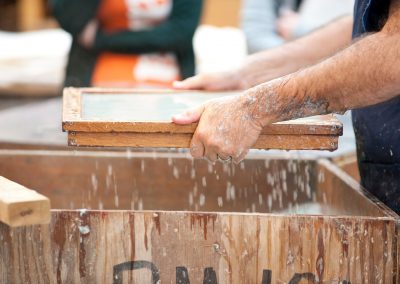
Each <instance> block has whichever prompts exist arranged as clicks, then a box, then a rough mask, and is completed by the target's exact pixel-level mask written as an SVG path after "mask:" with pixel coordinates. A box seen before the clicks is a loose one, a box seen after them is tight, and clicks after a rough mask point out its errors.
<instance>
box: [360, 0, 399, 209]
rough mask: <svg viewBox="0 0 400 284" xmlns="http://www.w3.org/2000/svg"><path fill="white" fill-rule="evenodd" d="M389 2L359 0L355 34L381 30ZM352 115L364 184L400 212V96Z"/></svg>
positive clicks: (388, 0) (384, 0)
mask: <svg viewBox="0 0 400 284" xmlns="http://www.w3.org/2000/svg"><path fill="white" fill-rule="evenodd" d="M389 5H390V0H356V4H355V8H354V27H353V38H356V37H359V36H360V35H362V34H363V33H366V32H374V31H379V30H380V29H381V28H382V26H383V25H384V23H385V21H386V19H387V16H388V11H389ZM356 79H357V78H355V80H356ZM352 115H353V125H354V131H355V134H356V139H357V155H358V163H359V167H360V175H361V180H362V185H363V186H364V187H365V188H366V189H367V190H368V191H369V192H371V193H372V194H373V195H375V196H376V197H377V198H378V199H380V200H381V201H382V202H384V203H385V204H386V205H387V206H389V207H390V208H392V209H393V210H394V211H396V212H397V213H399V214H400V96H398V97H396V98H394V99H392V100H390V101H387V102H385V103H381V104H379V105H375V106H371V107H367V108H363V109H357V110H354V111H353V112H352Z"/></svg>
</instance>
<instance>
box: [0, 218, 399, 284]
mask: <svg viewBox="0 0 400 284" xmlns="http://www.w3.org/2000/svg"><path fill="white" fill-rule="evenodd" d="M395 234H396V224H395V222H394V220H393V219H392V218H386V217H385V218H353V217H337V218H335V217H319V216H282V215H269V214H246V213H243V214H235V213H210V214H208V213H194V212H156V211H149V212H139V211H53V213H52V222H51V224H50V225H47V226H45V225H41V226H31V227H23V228H16V229H10V228H9V227H7V226H5V225H0V240H1V246H0V254H1V255H2V258H1V259H0V282H2V283H78V282H80V283H111V282H112V281H113V283H156V282H157V280H161V282H162V283H189V281H190V283H201V282H202V281H203V280H204V279H206V280H207V281H208V282H207V283H280V282H282V283H300V281H301V279H304V280H306V279H308V280H311V281H314V282H317V283H331V282H335V283H367V282H368V283H396V282H395V277H396V276H395V275H394V271H395V269H396V267H397V259H396V258H397V255H396V254H394V253H392V252H393V251H395V250H396V247H397V246H398V244H397V242H396V241H395V239H396V236H395ZM178 280H179V281H178ZM290 281H293V282H290ZM346 281H347V282H346Z"/></svg>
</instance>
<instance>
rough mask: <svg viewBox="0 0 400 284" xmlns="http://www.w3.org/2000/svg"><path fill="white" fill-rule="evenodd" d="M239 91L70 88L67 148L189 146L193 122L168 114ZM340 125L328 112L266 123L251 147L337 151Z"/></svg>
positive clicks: (65, 100) (65, 104)
mask: <svg viewBox="0 0 400 284" xmlns="http://www.w3.org/2000/svg"><path fill="white" fill-rule="evenodd" d="M238 94H239V93H237V92H229V93H227V92H224V93H210V92H193V91H185V92H183V91H172V90H134V89H96V88H85V89H74V88H66V89H65V90H64V98H63V130H64V131H68V132H69V135H68V136H69V140H68V141H69V145H71V146H118V147H124V146H129V147H166V148H170V147H173V148H188V147H189V145H190V139H191V137H192V135H193V133H194V132H195V130H196V127H197V123H192V124H190V125H177V124H174V123H172V121H171V117H172V115H174V114H179V113H181V112H183V111H185V110H187V109H189V108H192V107H195V106H197V105H199V104H201V103H204V102H205V101H207V100H209V99H213V98H219V97H222V96H227V95H238ZM340 135H342V124H341V123H340V122H339V121H338V120H337V119H336V118H335V117H334V116H332V115H325V116H316V117H309V118H304V119H297V120H292V121H285V122H279V123H274V124H271V125H268V126H267V127H265V128H264V129H263V130H262V133H261V136H260V137H259V140H258V141H257V142H256V144H255V145H254V147H253V148H254V149H284V150H300V149H301V150H303V149H308V150H313V149H317V150H330V151H333V150H336V149H337V145H338V137H339V136H340Z"/></svg>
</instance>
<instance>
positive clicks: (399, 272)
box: [318, 159, 400, 283]
mask: <svg viewBox="0 0 400 284" xmlns="http://www.w3.org/2000/svg"><path fill="white" fill-rule="evenodd" d="M318 164H319V165H322V166H323V167H324V168H325V169H326V170H328V171H330V172H331V173H332V174H333V175H336V176H338V177H339V178H340V179H341V180H342V181H343V182H345V183H346V184H347V185H348V186H349V187H351V188H352V189H353V190H354V191H355V192H356V193H358V194H360V195H362V196H365V197H366V198H367V199H368V200H369V201H370V202H372V203H373V204H374V205H375V206H376V207H378V210H379V211H380V212H381V213H382V214H383V215H385V216H386V217H383V218H389V219H391V220H393V222H394V225H395V232H394V233H395V237H394V238H393V244H392V245H393V248H395V249H394V250H393V255H392V257H393V260H394V265H393V283H400V216H399V215H397V214H396V213H395V212H394V211H393V210H391V209H390V208H389V207H387V206H386V205H385V204H384V203H382V202H381V201H379V200H378V199H377V198H376V197H375V196H374V195H372V194H371V193H369V192H368V191H367V190H366V189H365V188H363V187H362V186H361V185H360V184H359V183H358V182H357V181H356V180H355V179H354V178H352V177H351V176H350V175H348V174H347V173H346V172H344V171H343V170H342V169H341V168H339V167H338V166H337V165H335V164H334V163H333V162H332V161H329V160H325V159H320V160H318ZM360 218H362V217H360Z"/></svg>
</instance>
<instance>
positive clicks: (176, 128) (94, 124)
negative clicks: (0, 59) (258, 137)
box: [62, 88, 343, 135]
mask: <svg viewBox="0 0 400 284" xmlns="http://www.w3.org/2000/svg"><path fill="white" fill-rule="evenodd" d="M160 92H162V93H173V94H175V93H198V91H176V90H170V89H169V90H168V89H167V90H165V89H160V90H154V89H151V90H139V89H101V88H82V89H78V88H65V89H64V94H63V122H62V128H63V131H80V132H160V133H194V131H195V130H196V127H197V123H192V124H190V125H177V124H175V123H172V122H171V121H160V122H148V121H143V122H139V121H138V122H128V121H94V120H84V119H82V116H81V108H82V106H81V96H82V94H83V93H85V94H113V93H130V94H143V93H146V94H154V93H160ZM202 93H204V94H205V95H207V94H216V93H215V92H202ZM220 93H221V94H223V93H226V92H220ZM230 93H232V92H230ZM236 93H237V92H236ZM262 134H282V135H283V134H296V135H303V134H310V135H311V134H313V135H342V134H343V125H342V123H341V122H340V121H339V120H338V119H336V118H335V117H334V116H333V115H323V116H317V117H312V118H309V119H303V120H291V121H284V122H278V123H274V124H271V125H269V126H266V127H265V128H264V129H263V130H262Z"/></svg>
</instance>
